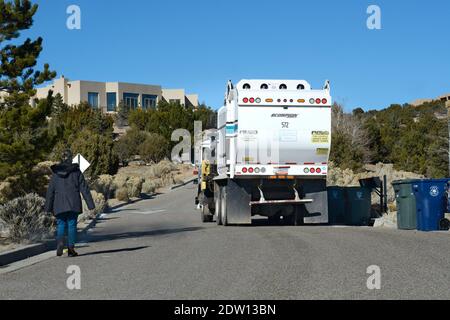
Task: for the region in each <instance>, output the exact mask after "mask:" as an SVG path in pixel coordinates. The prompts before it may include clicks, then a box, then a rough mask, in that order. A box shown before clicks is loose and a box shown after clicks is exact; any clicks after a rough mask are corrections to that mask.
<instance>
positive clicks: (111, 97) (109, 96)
mask: <svg viewBox="0 0 450 320" xmlns="http://www.w3.org/2000/svg"><path fill="white" fill-rule="evenodd" d="M116 107H117V95H116V93H115V92H107V93H106V111H108V112H112V111H116Z"/></svg>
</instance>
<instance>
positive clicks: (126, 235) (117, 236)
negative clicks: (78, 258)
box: [87, 227, 204, 243]
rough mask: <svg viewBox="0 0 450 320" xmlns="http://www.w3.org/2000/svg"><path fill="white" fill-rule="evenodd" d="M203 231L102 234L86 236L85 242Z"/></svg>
mask: <svg viewBox="0 0 450 320" xmlns="http://www.w3.org/2000/svg"><path fill="white" fill-rule="evenodd" d="M202 229H204V228H203V227H186V228H178V229H157V230H148V231H138V232H122V233H114V234H104V235H92V234H91V235H88V236H87V240H88V242H90V243H94V242H103V241H112V240H119V239H131V238H142V237H154V236H163V235H169V234H174V233H181V232H192V231H198V230H202Z"/></svg>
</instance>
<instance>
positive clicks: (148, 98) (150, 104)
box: [142, 94, 158, 109]
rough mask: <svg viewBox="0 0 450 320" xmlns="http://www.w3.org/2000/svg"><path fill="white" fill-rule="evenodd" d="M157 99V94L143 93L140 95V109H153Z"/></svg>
mask: <svg viewBox="0 0 450 320" xmlns="http://www.w3.org/2000/svg"><path fill="white" fill-rule="evenodd" d="M157 99H158V96H154V95H149V94H143V95H142V109H155V108H156V100H157Z"/></svg>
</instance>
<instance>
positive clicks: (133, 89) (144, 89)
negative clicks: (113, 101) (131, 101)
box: [117, 82, 162, 107]
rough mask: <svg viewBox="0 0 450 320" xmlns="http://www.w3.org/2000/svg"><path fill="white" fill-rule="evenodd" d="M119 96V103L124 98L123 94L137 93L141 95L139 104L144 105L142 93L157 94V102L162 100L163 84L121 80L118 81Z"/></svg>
mask: <svg viewBox="0 0 450 320" xmlns="http://www.w3.org/2000/svg"><path fill="white" fill-rule="evenodd" d="M118 86H119V88H118V91H117V92H118V96H117V103H119V102H120V101H122V100H123V94H124V93H135V94H138V95H139V98H138V106H139V107H142V95H143V94H148V95H154V96H157V97H158V98H157V103H158V101H160V100H161V97H162V89H161V86H157V85H141V84H133V83H124V82H119V83H118Z"/></svg>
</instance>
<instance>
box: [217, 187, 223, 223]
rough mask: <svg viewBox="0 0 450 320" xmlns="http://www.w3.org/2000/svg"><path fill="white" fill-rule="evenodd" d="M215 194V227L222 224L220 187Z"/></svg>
mask: <svg viewBox="0 0 450 320" xmlns="http://www.w3.org/2000/svg"><path fill="white" fill-rule="evenodd" d="M217 189H218V190H217V194H216V195H215V207H216V209H215V211H216V223H217V225H221V224H222V214H221V211H222V194H221V189H222V188H221V187H218V188H217Z"/></svg>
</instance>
